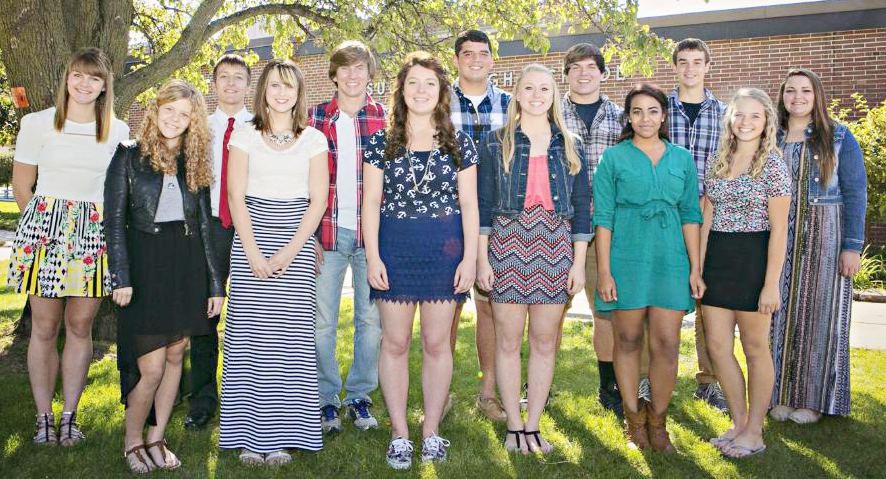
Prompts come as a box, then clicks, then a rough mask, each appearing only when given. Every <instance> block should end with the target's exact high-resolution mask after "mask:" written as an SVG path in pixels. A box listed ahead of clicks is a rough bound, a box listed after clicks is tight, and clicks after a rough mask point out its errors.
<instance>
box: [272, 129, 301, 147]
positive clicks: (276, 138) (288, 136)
mask: <svg viewBox="0 0 886 479" xmlns="http://www.w3.org/2000/svg"><path fill="white" fill-rule="evenodd" d="M293 138H295V133H294V132H292V131H289V132H286V133H281V134H279V135H276V134H274V133H273V132H269V133H268V139H269V140H271V143H273V144H275V145H277V146H283V145H285V144H287V143H289V142H290V141H292V140H293Z"/></svg>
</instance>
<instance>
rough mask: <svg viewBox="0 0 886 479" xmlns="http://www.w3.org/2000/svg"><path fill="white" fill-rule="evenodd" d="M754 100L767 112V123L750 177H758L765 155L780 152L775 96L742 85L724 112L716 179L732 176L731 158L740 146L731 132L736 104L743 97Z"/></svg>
mask: <svg viewBox="0 0 886 479" xmlns="http://www.w3.org/2000/svg"><path fill="white" fill-rule="evenodd" d="M745 99H747V100H755V101H757V102H758V103H760V104H761V105H763V111H764V112H765V113H766V125H765V126H764V127H763V134H762V135H760V146H759V147H758V148H757V152H756V153H755V154H754V160H753V162H752V163H751V173H750V175H751V177H752V178H758V177H759V176H760V174H761V173H762V172H763V167H764V166H765V165H766V158H768V157H769V155H770V153H773V152H775V153H778V154H781V150H779V148H778V138H777V134H778V112H777V111H776V110H775V105H774V104H773V103H772V99H770V98H769V95H767V94H766V92H764V91H763V90H760V89H759V88H742V89H741V90H738V93H736V94H735V96H733V97H732V101H730V102H729V107H728V108H726V114H724V115H723V136H722V137H720V149H719V150H718V151H717V162H716V163H714V167H713V174H714V177H715V178H726V177H727V176H729V170H730V169H731V168H732V159H733V156H734V155H735V150H736V149H737V148H738V139H737V138H736V137H735V134H734V133H732V115H733V113H734V112H735V108H736V105H738V102H740V101H741V100H745Z"/></svg>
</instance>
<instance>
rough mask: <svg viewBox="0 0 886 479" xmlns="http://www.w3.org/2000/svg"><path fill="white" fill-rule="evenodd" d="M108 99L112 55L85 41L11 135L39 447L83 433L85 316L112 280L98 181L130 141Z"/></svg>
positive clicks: (16, 262) (16, 272) (19, 275)
mask: <svg viewBox="0 0 886 479" xmlns="http://www.w3.org/2000/svg"><path fill="white" fill-rule="evenodd" d="M113 106H114V77H113V73H112V69H111V64H110V61H109V60H108V57H107V56H106V55H105V54H104V53H103V52H102V51H101V50H99V49H97V48H85V49H83V50H80V51H78V52H77V53H75V54H74V56H72V57H71V60H70V61H69V62H68V65H67V67H66V68H65V73H64V75H63V76H62V79H61V84H60V85H59V90H58V94H57V98H56V103H55V106H54V107H52V108H48V109H46V110H43V111H38V112H36V113H30V114H28V115H25V116H24V118H22V122H21V131H20V132H19V135H18V138H17V140H16V149H15V162H14V163H13V175H12V188H13V191H14V194H15V201H16V203H18V207H19V209H20V210H21V211H22V216H21V220H20V221H19V224H18V228H17V229H16V233H15V240H14V242H13V248H12V256H11V258H10V259H9V273H8V275H7V283H8V284H9V286H11V287H13V288H15V290H16V291H17V292H19V293H26V294H27V295H28V301H29V303H30V306H31V337H30V341H29V344H28V375H29V376H30V380H31V392H32V393H33V395H34V402H35V403H36V406H37V432H36V433H35V434H34V442H35V443H37V444H57V443H59V442H60V443H61V444H62V445H63V446H72V445H74V444H77V443H78V442H80V441H81V440H82V439H84V437H85V436H84V435H83V433H81V432H80V430H79V428H78V425H77V423H76V413H77V403H78V402H79V400H80V394H81V393H82V392H83V387H84V384H85V383H86V374H87V372H88V369H89V361H90V359H91V358H92V320H93V318H94V317H95V313H96V312H97V311H98V307H99V304H100V302H101V298H102V297H104V296H106V295H107V294H108V288H109V286H110V284H109V275H108V269H107V259H106V255H105V253H106V251H107V248H106V246H105V238H104V234H103V232H102V224H101V221H102V207H103V202H102V185H103V184H104V180H105V170H106V169H107V167H108V163H109V162H110V161H111V156H112V155H113V154H114V150H115V149H116V148H117V144H118V143H120V142H121V141H123V140H126V139H127V138H129V127H127V126H126V123H123V122H122V121H120V120H118V119H116V118H114V110H113ZM35 183H36V186H37V187H36V190H33V188H34V185H35ZM32 191H33V192H32ZM62 318H64V324H65V347H64V351H63V352H62V354H61V364H62V368H61V370H62V396H63V398H64V407H63V409H62V416H61V422H60V424H59V428H58V430H57V429H56V425H55V421H54V419H53V413H52V394H53V391H54V390H55V381H56V376H57V375H58V372H59V353H58V349H57V344H58V342H57V337H58V329H59V324H60V323H61V321H62Z"/></svg>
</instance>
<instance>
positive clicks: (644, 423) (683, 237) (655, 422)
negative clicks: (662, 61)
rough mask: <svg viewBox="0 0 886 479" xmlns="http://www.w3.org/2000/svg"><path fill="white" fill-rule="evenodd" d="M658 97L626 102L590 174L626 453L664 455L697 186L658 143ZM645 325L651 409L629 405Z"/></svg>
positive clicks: (631, 97)
mask: <svg viewBox="0 0 886 479" xmlns="http://www.w3.org/2000/svg"><path fill="white" fill-rule="evenodd" d="M667 106H668V101H667V96H666V95H665V94H664V92H663V91H662V90H661V89H659V88H658V87H656V86H654V85H649V84H642V85H638V86H636V87H634V89H632V90H631V91H630V92H629V93H628V95H627V97H626V98H625V117H626V120H627V121H626V123H625V127H624V130H623V131H622V141H621V142H620V143H619V144H617V145H615V146H613V147H611V148H609V149H608V150H606V151H605V152H604V153H603V156H602V157H601V158H600V163H599V164H598V166H597V169H596V171H595V173H594V181H593V184H594V225H595V226H596V244H597V278H598V279H597V295H596V298H595V301H594V307H595V308H596V310H598V311H613V313H614V318H613V321H612V326H613V328H614V331H615V335H614V336H615V350H614V356H613V358H614V360H613V362H614V365H615V375H616V379H617V382H618V389H619V391H620V392H621V396H622V401H623V403H624V412H625V426H626V435H627V437H628V442H629V445H630V446H631V447H637V448H648V447H650V446H651V447H652V448H653V449H655V450H656V451H663V452H671V451H673V449H674V448H673V446H672V445H671V442H670V439H669V437H668V432H667V429H666V428H665V419H666V415H667V409H668V403H669V402H670V397H671V392H672V391H673V389H674V383H675V381H676V378H677V355H678V352H679V345H680V324H681V322H682V319H683V315H684V314H686V313H687V312H691V311H692V310H693V309H694V307H695V302H694V300H693V298H701V296H702V294H703V293H704V283H703V281H702V279H701V265H700V263H699V224H700V223H701V222H702V217H701V210H700V208H699V203H698V184H697V178H698V176H697V174H696V170H695V164H694V161H693V159H692V155H691V154H690V153H689V152H688V151H687V150H685V149H683V148H682V147H679V146H677V145H674V144H672V143H670V142H668V141H667V132H668V125H667ZM644 317H648V318H649V335H650V338H649V339H650V340H649V349H650V353H651V362H650V365H649V379H650V383H651V389H652V402H651V404H643V403H641V402H640V401H638V399H637V389H638V384H639V380H640V352H641V350H642V346H643V334H644V326H643V318H644Z"/></svg>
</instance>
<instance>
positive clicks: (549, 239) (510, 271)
mask: <svg viewBox="0 0 886 479" xmlns="http://www.w3.org/2000/svg"><path fill="white" fill-rule="evenodd" d="M572 258H573V250H572V235H571V233H570V225H569V221H566V220H564V219H562V218H560V217H559V216H557V215H556V214H554V212H553V211H546V210H545V209H544V208H542V207H541V206H533V207H531V208H527V209H524V210H523V211H522V212H521V213H520V214H519V215H517V216H516V217H508V216H504V215H499V216H496V217H495V221H494V223H493V225H492V235H491V236H490V237H489V263H490V265H491V266H492V270H493V271H494V272H495V283H494V284H493V286H492V291H491V292H490V294H489V299H490V301H494V302H496V303H514V304H565V303H566V301H568V300H569V292H568V285H567V280H568V279H569V269H570V268H572Z"/></svg>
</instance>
